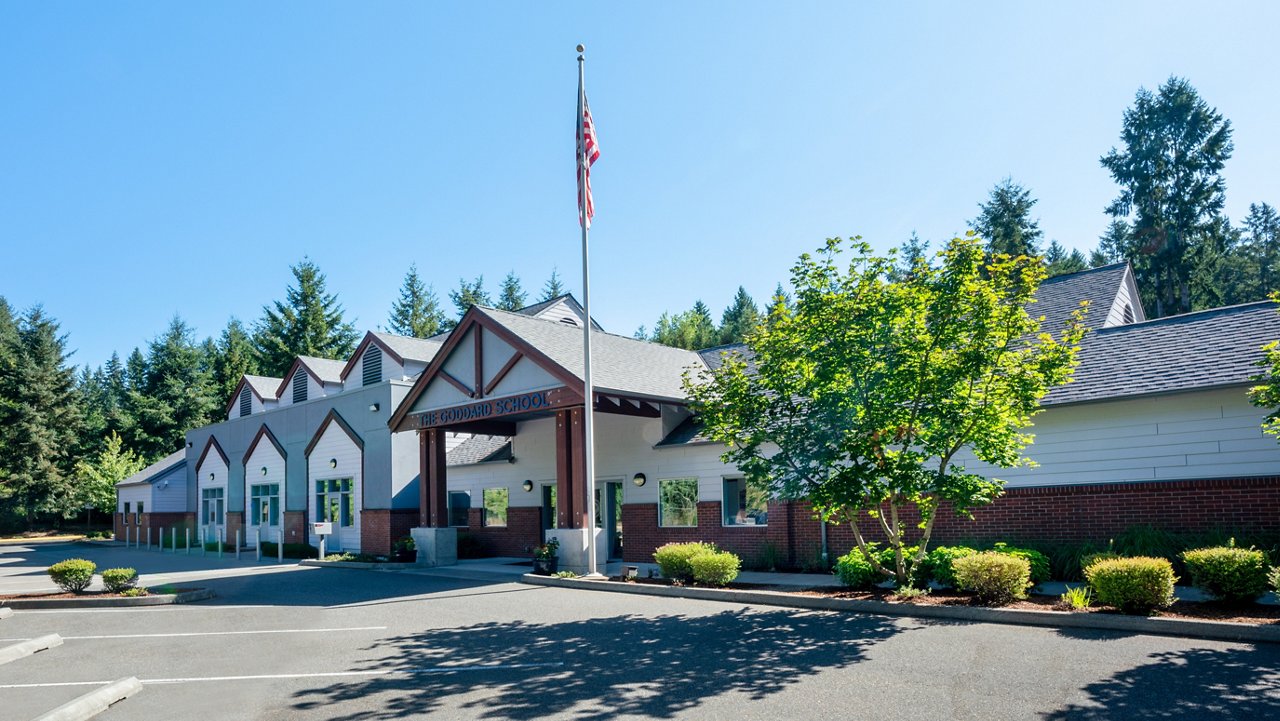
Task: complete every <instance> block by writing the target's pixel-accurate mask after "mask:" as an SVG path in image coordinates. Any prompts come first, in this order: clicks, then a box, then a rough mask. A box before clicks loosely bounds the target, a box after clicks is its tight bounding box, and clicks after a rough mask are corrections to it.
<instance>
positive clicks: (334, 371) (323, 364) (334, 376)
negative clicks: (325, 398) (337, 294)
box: [298, 355, 347, 383]
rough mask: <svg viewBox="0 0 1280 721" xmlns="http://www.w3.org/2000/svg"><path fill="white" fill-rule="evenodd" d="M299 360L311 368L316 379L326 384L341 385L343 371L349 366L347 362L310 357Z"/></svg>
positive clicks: (300, 357) (305, 356)
mask: <svg viewBox="0 0 1280 721" xmlns="http://www.w3.org/2000/svg"><path fill="white" fill-rule="evenodd" d="M298 360H299V361H301V362H302V364H303V365H305V366H306V367H307V368H310V369H311V372H312V373H315V374H316V377H317V378H319V379H320V380H321V381H323V382H325V383H341V382H342V369H343V368H345V367H346V365H347V363H346V361H339V360H330V359H328V358H315V357H313V356H308V355H300V356H298Z"/></svg>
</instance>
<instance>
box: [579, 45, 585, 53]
mask: <svg viewBox="0 0 1280 721" xmlns="http://www.w3.org/2000/svg"><path fill="white" fill-rule="evenodd" d="M584 51H586V48H585V47H583V45H582V43H578V52H584Z"/></svg>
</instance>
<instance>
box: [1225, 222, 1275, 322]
mask: <svg viewBox="0 0 1280 721" xmlns="http://www.w3.org/2000/svg"><path fill="white" fill-rule="evenodd" d="M1236 237H1237V238H1238V243H1237V244H1236V245H1235V246H1234V247H1232V248H1231V249H1230V250H1228V257H1227V260H1226V263H1225V265H1226V266H1227V269H1228V272H1229V273H1230V275H1229V276H1228V277H1227V278H1225V279H1224V282H1222V283H1221V285H1222V286H1223V290H1224V298H1223V301H1224V302H1226V303H1231V304H1234V303H1247V302H1250V301H1255V300H1263V299H1265V298H1266V297H1267V296H1269V295H1270V294H1271V293H1274V292H1275V291H1277V290H1280V213H1277V212H1276V209H1275V208H1273V207H1271V206H1270V205H1268V204H1266V203H1262V204H1261V205H1259V204H1257V203H1254V204H1252V205H1250V206H1249V215H1248V216H1246V217H1245V219H1244V224H1243V225H1242V226H1241V227H1240V228H1239V229H1238V231H1237V235H1236Z"/></svg>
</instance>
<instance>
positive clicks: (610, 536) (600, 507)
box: [596, 481, 622, 561]
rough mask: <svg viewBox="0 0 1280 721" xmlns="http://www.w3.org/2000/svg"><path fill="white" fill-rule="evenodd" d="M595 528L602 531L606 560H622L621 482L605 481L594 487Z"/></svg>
mask: <svg viewBox="0 0 1280 721" xmlns="http://www.w3.org/2000/svg"><path fill="white" fill-rule="evenodd" d="M601 491H604V494H603V499H602V498H601ZM601 500H603V501H604V503H603V504H602V503H601ZM596 528H602V529H604V542H605V548H606V549H607V556H608V559H609V560H610V561H620V560H622V481H605V482H604V483H601V484H599V485H597V486H596Z"/></svg>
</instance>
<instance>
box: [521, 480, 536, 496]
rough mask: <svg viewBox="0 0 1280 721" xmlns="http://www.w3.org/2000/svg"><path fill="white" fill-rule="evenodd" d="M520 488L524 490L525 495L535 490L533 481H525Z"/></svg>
mask: <svg viewBox="0 0 1280 721" xmlns="http://www.w3.org/2000/svg"><path fill="white" fill-rule="evenodd" d="M520 487H521V488H523V489H524V492H525V493H528V492H530V491H532V490H533V481H525V482H524V483H521V484H520Z"/></svg>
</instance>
